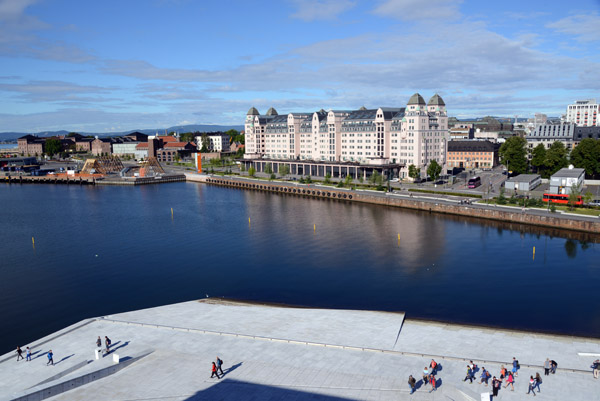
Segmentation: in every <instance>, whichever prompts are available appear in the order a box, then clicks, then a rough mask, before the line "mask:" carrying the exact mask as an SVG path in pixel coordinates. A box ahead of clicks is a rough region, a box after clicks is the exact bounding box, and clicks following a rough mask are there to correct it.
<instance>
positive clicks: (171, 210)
mask: <svg viewBox="0 0 600 401" xmlns="http://www.w3.org/2000/svg"><path fill="white" fill-rule="evenodd" d="M171 218H173V208H171Z"/></svg>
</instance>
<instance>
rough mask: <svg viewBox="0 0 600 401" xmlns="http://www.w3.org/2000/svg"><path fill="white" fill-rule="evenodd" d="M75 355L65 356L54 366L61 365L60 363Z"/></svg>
mask: <svg viewBox="0 0 600 401" xmlns="http://www.w3.org/2000/svg"><path fill="white" fill-rule="evenodd" d="M73 355H75V354H71V355H69V356H65V357H64V358H63V359H61V360H60V361H58V362H56V363H55V365H58V364H59V363H61V362H62V361H66V360H67V359H69V358H70V357H72V356H73Z"/></svg>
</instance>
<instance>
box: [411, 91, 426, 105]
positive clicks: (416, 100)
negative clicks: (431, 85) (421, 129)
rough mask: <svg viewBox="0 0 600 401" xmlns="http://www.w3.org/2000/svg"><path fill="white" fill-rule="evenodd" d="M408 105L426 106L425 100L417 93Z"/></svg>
mask: <svg viewBox="0 0 600 401" xmlns="http://www.w3.org/2000/svg"><path fill="white" fill-rule="evenodd" d="M408 104H409V105H411V104H418V105H423V106H425V99H423V96H421V95H419V94H418V93H415V94H414V95H412V96H411V97H410V99H409V100H408Z"/></svg>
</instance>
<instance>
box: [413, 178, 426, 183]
mask: <svg viewBox="0 0 600 401" xmlns="http://www.w3.org/2000/svg"><path fill="white" fill-rule="evenodd" d="M413 182H414V183H415V184H420V183H422V182H425V178H415V180H414V181H413Z"/></svg>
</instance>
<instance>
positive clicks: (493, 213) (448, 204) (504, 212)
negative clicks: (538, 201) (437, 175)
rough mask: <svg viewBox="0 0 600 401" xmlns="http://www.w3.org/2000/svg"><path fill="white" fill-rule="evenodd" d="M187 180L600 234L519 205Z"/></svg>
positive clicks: (589, 225)
mask: <svg viewBox="0 0 600 401" xmlns="http://www.w3.org/2000/svg"><path fill="white" fill-rule="evenodd" d="M186 179H187V180H188V181H194V182H202V183H206V184H211V185H220V186H227V187H233V188H240V189H250V190H258V191H267V192H272V193H280V194H291V195H299V196H306V197H311V198H321V199H335V200H339V201H346V202H360V203H370V204H376V205H385V206H392V207H401V208H405V209H413V210H422V211H427V212H435V213H443V214H448V215H455V216H463V217H469V218H478V219H487V220H494V221H498V222H502V223H514V224H525V225H532V226H539V227H546V228H551V229H560V230H572V231H578V232H584V233H589V234H600V222H599V221H598V220H597V218H577V219H575V218H569V217H568V216H562V215H552V214H549V213H544V214H534V213H524V212H523V211H522V210H521V209H519V208H504V207H496V206H487V205H481V204H477V205H465V204H459V203H457V202H456V201H451V200H449V199H445V198H438V199H436V198H434V197H432V196H427V197H417V196H415V197H407V196H402V197H400V196H389V195H388V196H386V194H384V193H378V192H375V191H361V190H351V189H345V188H333V187H331V188H329V187H324V186H320V185H313V184H297V183H284V182H266V181H261V180H250V179H245V178H244V179H242V178H230V177H214V176H206V175H200V174H191V173H186Z"/></svg>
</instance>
